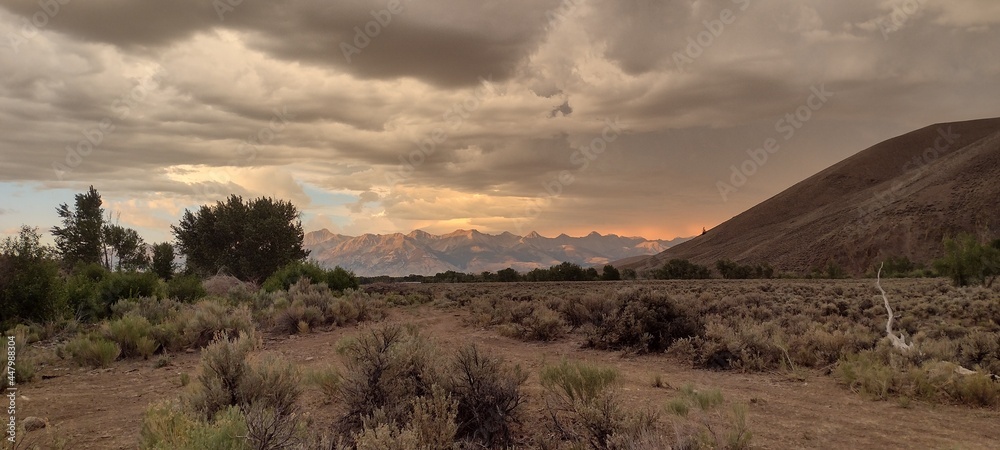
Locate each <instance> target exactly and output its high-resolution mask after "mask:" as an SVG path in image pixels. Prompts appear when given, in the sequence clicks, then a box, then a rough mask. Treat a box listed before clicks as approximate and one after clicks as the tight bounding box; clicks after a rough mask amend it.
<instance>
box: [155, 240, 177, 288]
mask: <svg viewBox="0 0 1000 450" xmlns="http://www.w3.org/2000/svg"><path fill="white" fill-rule="evenodd" d="M150 268H151V269H152V270H153V273H155V274H156V275H157V276H158V277H160V278H163V279H164V280H167V281H170V279H171V278H173V277H174V270H176V269H177V265H176V264H174V246H173V245H170V243H169V242H161V243H159V244H156V245H154V246H153V261H152V264H151V266H150Z"/></svg>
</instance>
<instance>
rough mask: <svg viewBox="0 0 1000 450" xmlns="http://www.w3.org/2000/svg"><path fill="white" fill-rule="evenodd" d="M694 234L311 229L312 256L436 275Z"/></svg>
mask: <svg viewBox="0 0 1000 450" xmlns="http://www.w3.org/2000/svg"><path fill="white" fill-rule="evenodd" d="M688 239H690V238H677V239H673V240H650V239H645V238H642V237H626V236H618V235H615V234H608V235H601V234H600V233H597V232H596V231H595V232H592V233H590V234H588V235H587V236H583V237H571V236H567V235H565V234H560V235H559V236H556V237H554V238H548V237H544V236H542V235H540V234H538V233H536V232H531V233H528V234H527V235H525V236H518V235H515V234H512V233H509V232H503V233H501V234H497V235H493V234H485V233H480V232H479V231H477V230H457V231H454V232H452V233H448V234H443V235H434V234H430V233H427V232H425V231H421V230H415V231H412V232H410V233H408V234H402V233H394V234H364V235H361V236H345V235H341V234H336V233H333V232H331V231H329V230H326V229H323V230H319V231H313V232H309V233H306V235H305V239H304V247H305V248H306V249H307V250H310V255H309V257H310V258H311V259H314V260H316V261H317V262H319V263H320V264H321V265H323V266H327V267H333V266H340V267H343V268H345V269H348V270H351V271H354V273H356V274H358V275H362V276H377V275H389V276H397V277H399V276H406V275H411V274H415V275H433V274H436V273H440V272H446V271H449V270H454V271H456V272H465V273H480V272H483V271H490V272H496V271H498V270H502V269H506V268H508V267H510V268H513V269H515V270H517V271H519V272H526V271H529V270H531V269H535V268H548V267H550V266H553V265H556V264H559V263H561V262H572V263H576V264H579V265H581V266H583V267H589V266H600V265H604V264H607V263H609V262H611V261H614V260H617V259H623V258H629V257H634V256H642V255H655V254H657V253H660V252H663V251H664V250H666V249H668V248H670V247H672V246H674V245H677V244H679V243H681V242H684V241H686V240H688Z"/></svg>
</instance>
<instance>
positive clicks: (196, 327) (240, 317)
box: [175, 300, 255, 347]
mask: <svg viewBox="0 0 1000 450" xmlns="http://www.w3.org/2000/svg"><path fill="white" fill-rule="evenodd" d="M175 320H176V321H178V324H179V325H180V326H182V327H183V328H182V330H183V331H182V333H183V339H184V342H185V344H186V345H190V346H194V347H204V346H206V345H208V344H209V343H210V342H211V341H212V339H213V338H214V337H215V336H216V335H217V334H228V335H230V336H234V335H237V334H239V333H249V332H252V331H253V330H254V328H255V327H254V322H253V317H252V316H251V314H250V310H249V309H247V307H246V306H238V307H236V308H232V307H227V306H225V305H223V304H221V303H219V302H217V301H213V300H203V301H201V302H199V303H198V304H196V305H195V307H194V309H193V310H190V311H189V312H188V313H187V314H183V315H179V316H178V317H177V318H176V319H175Z"/></svg>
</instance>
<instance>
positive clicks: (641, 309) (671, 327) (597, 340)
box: [587, 287, 704, 353]
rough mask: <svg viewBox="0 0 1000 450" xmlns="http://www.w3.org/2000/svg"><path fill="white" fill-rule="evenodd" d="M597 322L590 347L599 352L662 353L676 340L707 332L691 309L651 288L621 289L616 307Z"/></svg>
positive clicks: (615, 301) (602, 315)
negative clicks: (620, 350) (612, 350)
mask: <svg viewBox="0 0 1000 450" xmlns="http://www.w3.org/2000/svg"><path fill="white" fill-rule="evenodd" d="M594 322H595V323H594V325H595V327H594V328H593V330H592V332H591V333H590V336H588V340H587V345H589V346H591V347H595V348H599V349H629V350H634V351H637V352H640V353H645V352H662V351H665V350H666V349H667V348H669V347H670V345H671V344H673V342H674V341H675V340H677V339H680V338H687V337H692V336H698V335H701V334H703V333H704V325H703V324H702V323H701V321H700V319H699V318H698V316H697V314H696V313H695V312H694V311H692V310H690V309H689V307H688V306H686V305H683V304H681V303H680V302H677V301H675V300H673V299H672V298H671V297H670V296H668V295H666V294H664V293H662V292H659V291H655V290H652V289H649V288H632V287H629V288H623V289H621V290H619V291H618V292H616V294H615V298H614V308H613V309H611V310H610V311H608V312H606V313H601V314H600V315H599V316H598V317H596V318H594Z"/></svg>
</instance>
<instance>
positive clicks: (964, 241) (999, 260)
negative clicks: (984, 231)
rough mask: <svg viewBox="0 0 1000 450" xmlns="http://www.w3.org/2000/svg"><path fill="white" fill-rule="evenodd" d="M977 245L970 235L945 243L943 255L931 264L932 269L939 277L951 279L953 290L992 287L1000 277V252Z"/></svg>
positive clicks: (986, 246)
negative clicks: (956, 288) (968, 287)
mask: <svg viewBox="0 0 1000 450" xmlns="http://www.w3.org/2000/svg"><path fill="white" fill-rule="evenodd" d="M994 244H995V242H994V243H993V244H990V245H984V244H980V243H979V240H978V239H976V237H975V236H973V235H971V234H961V235H959V236H958V237H956V238H954V239H952V238H946V239H945V240H944V251H945V255H944V257H943V258H941V259H939V260H937V261H935V262H934V268H935V269H937V271H938V273H940V274H941V275H944V276H947V277H949V278H951V280H952V282H953V283H955V286H968V285H971V284H979V283H981V284H983V285H985V286H987V287H989V286H991V285H992V284H993V281H994V280H996V278H997V276H998V275H1000V248H998V247H997V246H994Z"/></svg>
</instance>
